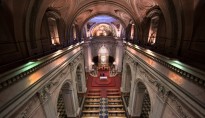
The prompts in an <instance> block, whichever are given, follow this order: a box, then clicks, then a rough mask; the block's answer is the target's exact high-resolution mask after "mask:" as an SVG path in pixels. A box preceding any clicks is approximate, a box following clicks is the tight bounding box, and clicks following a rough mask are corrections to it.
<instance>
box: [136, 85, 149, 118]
mask: <svg viewBox="0 0 205 118" xmlns="http://www.w3.org/2000/svg"><path fill="white" fill-rule="evenodd" d="M133 94H134V96H133V100H134V101H133V104H132V105H133V106H132V111H133V114H132V116H134V117H140V118H149V113H150V110H151V103H150V97H149V94H148V90H147V89H146V86H145V85H144V84H143V83H142V82H138V83H136V84H135V87H134V93H133Z"/></svg>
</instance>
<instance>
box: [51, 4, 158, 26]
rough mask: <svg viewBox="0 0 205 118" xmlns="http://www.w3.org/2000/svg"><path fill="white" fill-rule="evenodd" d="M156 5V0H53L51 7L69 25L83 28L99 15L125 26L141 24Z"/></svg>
mask: <svg viewBox="0 0 205 118" xmlns="http://www.w3.org/2000/svg"><path fill="white" fill-rule="evenodd" d="M155 5H157V2H155V1H154V0H53V1H52V2H50V4H49V7H52V8H54V9H57V10H58V11H59V12H60V14H61V17H62V18H63V19H64V21H65V22H66V23H67V24H70V23H77V24H78V25H79V26H82V24H84V23H85V22H86V21H88V19H90V18H92V17H94V16H96V15H99V14H107V15H111V16H113V17H115V18H118V19H119V20H121V21H122V22H123V23H124V24H125V25H127V24H129V22H130V21H131V20H133V21H138V22H140V21H142V19H143V18H144V16H145V14H146V12H147V10H149V9H150V8H151V7H153V6H155ZM71 16H72V17H71Z"/></svg>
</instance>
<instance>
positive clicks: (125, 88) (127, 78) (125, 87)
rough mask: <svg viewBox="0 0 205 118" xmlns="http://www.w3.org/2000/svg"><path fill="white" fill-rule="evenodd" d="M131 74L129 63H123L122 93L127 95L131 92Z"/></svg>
mask: <svg viewBox="0 0 205 118" xmlns="http://www.w3.org/2000/svg"><path fill="white" fill-rule="evenodd" d="M132 73H133V72H132V66H131V65H130V64H129V63H125V64H124V65H123V78H122V85H121V88H122V92H125V93H129V92H130V91H131V82H132V80H133V75H132Z"/></svg>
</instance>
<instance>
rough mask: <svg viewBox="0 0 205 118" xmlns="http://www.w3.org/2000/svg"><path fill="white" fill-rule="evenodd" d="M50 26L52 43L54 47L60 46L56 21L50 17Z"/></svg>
mask: <svg viewBox="0 0 205 118" xmlns="http://www.w3.org/2000/svg"><path fill="white" fill-rule="evenodd" d="M48 26H49V31H50V37H51V43H52V44H53V45H58V44H60V41H59V34H58V27H57V22H56V19H55V18H53V17H49V18H48Z"/></svg>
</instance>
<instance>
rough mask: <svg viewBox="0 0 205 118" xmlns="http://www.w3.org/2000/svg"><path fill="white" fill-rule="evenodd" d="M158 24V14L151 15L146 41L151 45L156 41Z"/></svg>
mask: <svg viewBox="0 0 205 118" xmlns="http://www.w3.org/2000/svg"><path fill="white" fill-rule="evenodd" d="M158 24H159V16H155V17H152V18H151V21H150V28H149V36H148V43H149V44H151V45H153V44H155V42H156V37H157V29H158Z"/></svg>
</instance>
